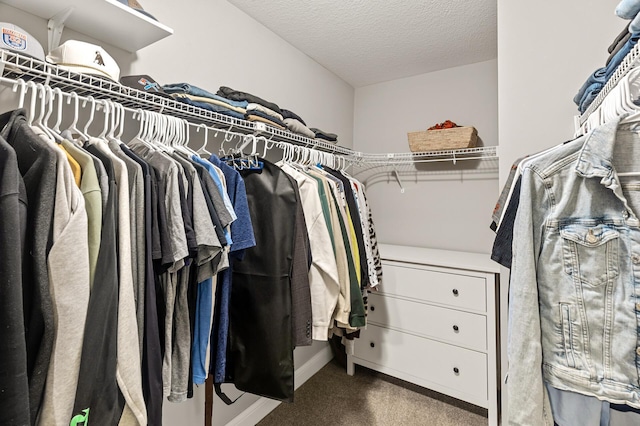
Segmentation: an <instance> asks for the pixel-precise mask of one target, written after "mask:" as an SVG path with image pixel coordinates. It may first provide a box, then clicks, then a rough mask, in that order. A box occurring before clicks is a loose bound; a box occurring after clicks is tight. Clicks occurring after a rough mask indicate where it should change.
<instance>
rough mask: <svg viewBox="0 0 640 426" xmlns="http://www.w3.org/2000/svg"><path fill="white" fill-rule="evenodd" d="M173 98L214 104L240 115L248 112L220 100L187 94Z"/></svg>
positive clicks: (173, 95)
mask: <svg viewBox="0 0 640 426" xmlns="http://www.w3.org/2000/svg"><path fill="white" fill-rule="evenodd" d="M171 97H172V98H189V99H191V100H192V101H196V102H204V103H206V104H212V105H217V106H220V107H223V108H227V109H230V110H231V111H235V112H239V113H240V114H245V113H246V112H247V110H246V109H244V108H242V107H237V106H233V105H231V104H229V103H227V102H224V101H219V100H218V99H213V98H205V97H204V96H194V95H187V94H185V93H174V94H172V95H171Z"/></svg>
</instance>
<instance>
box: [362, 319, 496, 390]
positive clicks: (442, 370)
mask: <svg viewBox="0 0 640 426" xmlns="http://www.w3.org/2000/svg"><path fill="white" fill-rule="evenodd" d="M354 357H356V358H361V359H363V360H365V361H369V362H371V363H375V364H378V365H382V366H385V367H388V368H391V369H393V370H396V371H400V372H402V373H404V374H408V375H411V376H414V377H417V378H419V379H421V380H426V381H428V382H431V383H436V384H438V385H440V386H442V387H445V388H449V389H453V390H455V391H457V392H460V393H463V394H467V395H471V396H472V397H473V398H474V399H477V400H481V401H486V400H487V398H488V394H487V356H486V355H485V354H482V353H479V352H475V351H471V350H468V349H463V348H459V347H457V346H452V345H448V344H446V343H440V342H436V341H433V340H430V339H426V338H422V337H417V336H414V335H411V334H406V333H402V332H400V331H395V330H390V329H388V328H384V327H378V326H375V325H369V326H367V329H366V330H362V332H361V335H360V338H359V339H355V347H354ZM356 363H357V361H356ZM436 390H437V389H436Z"/></svg>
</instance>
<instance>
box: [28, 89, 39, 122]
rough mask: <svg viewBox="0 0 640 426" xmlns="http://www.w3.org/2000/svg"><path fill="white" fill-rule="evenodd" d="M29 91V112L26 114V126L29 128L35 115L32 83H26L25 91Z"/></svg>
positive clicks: (34, 91)
mask: <svg viewBox="0 0 640 426" xmlns="http://www.w3.org/2000/svg"><path fill="white" fill-rule="evenodd" d="M29 89H31V99H30V102H29V112H28V114H27V124H28V125H29V126H31V124H32V123H33V117H34V116H35V115H36V96H37V93H36V84H35V83H34V82H33V81H27V88H26V91H27V92H29Z"/></svg>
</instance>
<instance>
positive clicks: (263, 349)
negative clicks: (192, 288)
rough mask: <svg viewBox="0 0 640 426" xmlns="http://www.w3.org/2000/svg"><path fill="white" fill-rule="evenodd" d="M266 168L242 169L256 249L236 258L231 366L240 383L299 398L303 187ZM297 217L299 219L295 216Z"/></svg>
mask: <svg viewBox="0 0 640 426" xmlns="http://www.w3.org/2000/svg"><path fill="white" fill-rule="evenodd" d="M260 161H262V162H263V168H262V169H261V170H240V174H241V176H242V178H243V180H244V184H245V187H246V193H247V201H248V206H249V211H250V213H251V221H252V223H256V224H258V223H262V224H263V225H262V226H255V227H254V235H255V240H256V245H255V247H253V248H251V249H249V250H247V251H246V252H245V255H244V258H243V259H242V260H239V261H236V262H234V266H233V287H232V290H231V303H230V336H231V340H230V359H229V360H228V361H231V362H230V364H229V365H228V366H227V371H228V373H229V376H230V379H231V381H232V382H233V383H234V384H235V386H236V387H237V388H238V389H240V390H244V391H247V392H251V393H254V394H256V395H261V396H268V397H271V398H274V399H278V400H283V401H289V402H291V401H293V390H294V384H293V341H292V313H291V288H292V284H291V268H292V261H293V257H294V247H295V234H296V224H295V218H296V209H297V196H296V190H297V188H296V187H295V186H293V185H292V183H291V181H290V180H289V178H288V177H287V175H286V174H285V173H284V172H282V171H281V170H280V169H279V168H278V167H277V166H275V165H273V164H272V163H270V162H268V161H266V160H260ZM292 219H293V220H292Z"/></svg>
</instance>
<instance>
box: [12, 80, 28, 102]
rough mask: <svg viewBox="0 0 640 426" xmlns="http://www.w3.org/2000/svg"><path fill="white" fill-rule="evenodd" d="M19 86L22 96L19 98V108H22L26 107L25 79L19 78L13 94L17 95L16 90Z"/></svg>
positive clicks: (14, 84) (14, 85)
mask: <svg viewBox="0 0 640 426" xmlns="http://www.w3.org/2000/svg"><path fill="white" fill-rule="evenodd" d="M18 86H20V95H19V97H18V108H22V107H23V106H24V96H25V94H26V89H27V86H26V83H25V81H24V80H23V79H21V78H19V79H17V80H16V82H15V83H13V92H14V93H15V92H16V90H17V89H18Z"/></svg>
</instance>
